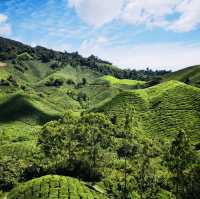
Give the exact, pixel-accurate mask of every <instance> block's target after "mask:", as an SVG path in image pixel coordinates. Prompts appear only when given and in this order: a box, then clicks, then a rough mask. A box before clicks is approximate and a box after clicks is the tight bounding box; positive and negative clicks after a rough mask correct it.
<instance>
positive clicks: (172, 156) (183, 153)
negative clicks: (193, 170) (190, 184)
mask: <svg viewBox="0 0 200 199" xmlns="http://www.w3.org/2000/svg"><path fill="white" fill-rule="evenodd" d="M195 159H196V157H195V153H194V150H193V148H192V146H191V144H190V141H189V139H188V137H187V135H186V133H185V132H184V131H181V132H180V133H179V134H178V135H177V136H176V138H175V139H174V141H173V142H172V143H171V146H170V147H169V150H168V152H167V153H166V154H165V157H164V160H165V165H166V166H167V167H168V169H169V170H170V171H171V173H172V174H173V176H174V178H173V182H174V185H175V191H174V192H175V195H176V198H177V199H182V198H184V194H185V185H186V180H185V171H186V170H187V169H189V168H190V166H191V165H192V164H193V163H194V162H195Z"/></svg>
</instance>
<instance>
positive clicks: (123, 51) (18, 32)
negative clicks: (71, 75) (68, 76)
mask: <svg viewBox="0 0 200 199" xmlns="http://www.w3.org/2000/svg"><path fill="white" fill-rule="evenodd" d="M0 35H2V36H5V37H8V38H12V39H15V40H18V41H22V42H24V43H27V44H30V45H32V46H35V45H42V46H46V47H49V48H52V49H56V50H61V51H64V50H66V51H68V52H72V51H78V52H80V53H81V54H82V55H83V56H89V55H90V54H95V55H97V56H99V57H100V58H103V59H106V60H109V61H111V62H113V64H115V65H118V66H120V67H123V68H137V69H142V68H146V67H150V68H153V69H172V70H177V69H180V68H183V67H185V66H189V65H194V64H200V0H40V1H39V0H23V1H22V0H0Z"/></svg>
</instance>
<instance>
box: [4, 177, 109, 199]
mask: <svg viewBox="0 0 200 199" xmlns="http://www.w3.org/2000/svg"><path fill="white" fill-rule="evenodd" d="M18 198H21V199H27V198H30V199H48V198H49V199H67V198H68V199H106V198H107V197H106V196H105V195H102V194H101V193H99V192H97V191H94V190H92V189H91V188H89V187H88V186H87V185H86V184H85V183H83V182H81V181H79V180H77V179H74V178H70V177H62V176H50V175H49V176H44V177H41V178H36V179H34V180H31V181H28V182H26V183H24V184H20V185H19V186H17V187H16V188H14V189H13V190H11V192H10V193H9V194H8V196H7V199H18Z"/></svg>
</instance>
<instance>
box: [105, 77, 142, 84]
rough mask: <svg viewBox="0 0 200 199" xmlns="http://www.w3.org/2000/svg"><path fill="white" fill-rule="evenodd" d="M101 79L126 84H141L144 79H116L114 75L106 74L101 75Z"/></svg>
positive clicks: (111, 82)
mask: <svg viewBox="0 0 200 199" xmlns="http://www.w3.org/2000/svg"><path fill="white" fill-rule="evenodd" d="M101 79H102V80H105V81H107V82H109V83H110V84H111V85H127V86H142V85H144V84H145V82H144V81H138V80H130V79H118V78H116V77H113V76H110V75H106V76H103V77H101Z"/></svg>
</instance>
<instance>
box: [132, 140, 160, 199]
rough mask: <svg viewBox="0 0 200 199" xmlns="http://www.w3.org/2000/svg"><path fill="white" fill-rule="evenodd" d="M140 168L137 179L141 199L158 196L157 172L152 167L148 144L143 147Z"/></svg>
mask: <svg viewBox="0 0 200 199" xmlns="http://www.w3.org/2000/svg"><path fill="white" fill-rule="evenodd" d="M138 166H139V167H138V174H137V176H136V178H135V179H136V184H137V187H138V192H139V194H140V198H141V199H143V198H144V196H148V197H147V198H151V197H152V196H153V195H154V196H155V195H156V194H157V192H158V189H157V182H156V178H155V171H154V169H153V168H152V167H151V163H150V152H149V146H148V144H144V146H143V149H142V154H141V161H140V162H139V164H138Z"/></svg>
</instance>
